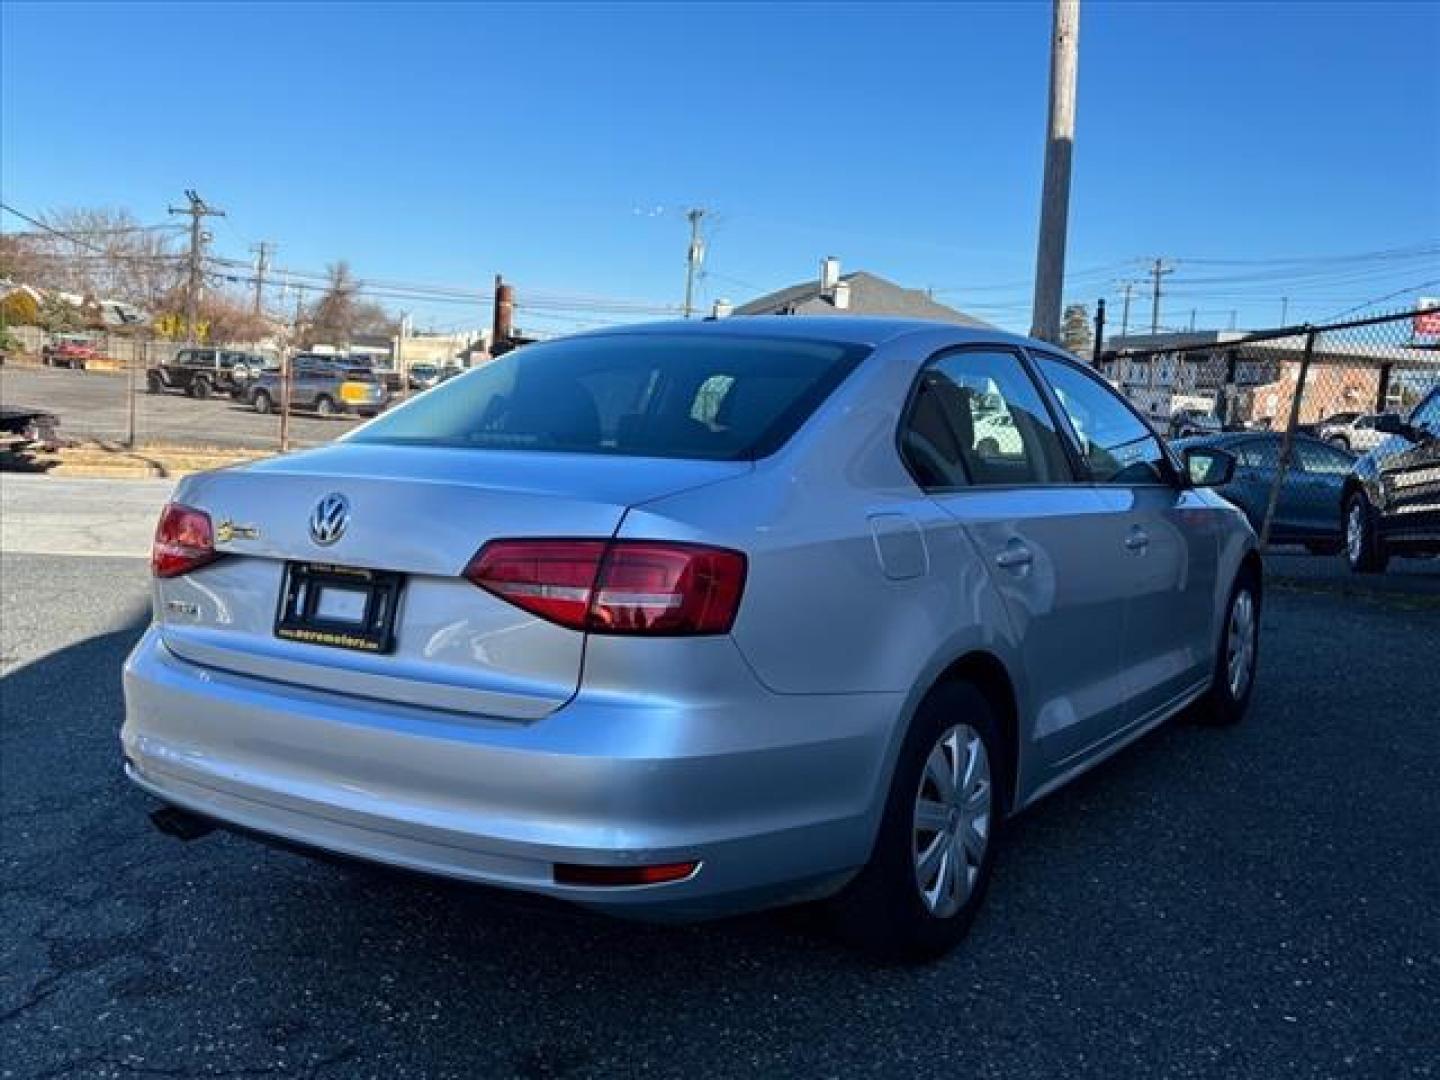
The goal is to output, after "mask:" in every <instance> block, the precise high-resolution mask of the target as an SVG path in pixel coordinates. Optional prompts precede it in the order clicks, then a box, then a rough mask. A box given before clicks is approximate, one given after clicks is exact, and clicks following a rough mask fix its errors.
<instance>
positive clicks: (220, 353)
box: [145, 347, 271, 399]
mask: <svg viewBox="0 0 1440 1080" xmlns="http://www.w3.org/2000/svg"><path fill="white" fill-rule="evenodd" d="M270 363H271V362H270V361H268V360H266V358H265V357H263V356H260V355H259V354H257V353H248V352H240V351H238V350H235V349H217V348H209V347H203V348H191V349H181V350H180V351H179V352H177V353H176V354H175V359H174V360H171V361H170V362H169V363H165V364H157V365H155V366H154V367H152V368H151V369H150V370H149V371H147V372H146V373H145V387H146V389H147V390H149V391H150V393H152V394H163V393H166V392H167V391H179V392H181V393H184V394H186V395H187V396H189V397H193V398H201V399H204V398H208V397H210V395H212V394H230V395H233V396H243V395H244V393H245V389H246V387H248V386H249V385H250V383H251V382H253V381H254V380H255V379H256V378H257V377H258V376H259V375H260V374H261V373H262V372H263V371H265V370H266V369H267V367H268V366H269V365H270Z"/></svg>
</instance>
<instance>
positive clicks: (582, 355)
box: [351, 334, 870, 461]
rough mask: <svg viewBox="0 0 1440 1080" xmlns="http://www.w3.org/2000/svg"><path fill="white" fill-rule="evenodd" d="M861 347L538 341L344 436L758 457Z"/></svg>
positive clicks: (632, 338)
mask: <svg viewBox="0 0 1440 1080" xmlns="http://www.w3.org/2000/svg"><path fill="white" fill-rule="evenodd" d="M869 351H870V350H869V346H864V345H842V344H836V343H833V342H816V341H796V340H790V339H786V340H770V339H762V338H744V337H722V336H716V337H700V336H697V335H691V334H683V335H681V334H676V335H660V334H612V335H604V336H596V337H583V338H571V339H568V340H564V341H553V342H547V343H544V344H540V345H530V346H527V347H525V348H523V349H517V350H516V351H514V352H512V353H509V354H507V355H506V356H504V357H502V358H501V359H499V360H495V361H492V362H491V363H488V364H486V365H484V366H483V367H479V368H476V369H475V370H473V371H470V372H467V373H466V374H464V375H462V376H460V377H459V378H456V379H452V380H450V381H449V382H446V383H443V384H441V386H439V387H438V388H436V389H434V390H432V391H430V392H429V393H427V394H425V395H424V396H423V397H418V398H416V399H415V400H414V401H412V402H411V403H409V404H407V405H405V406H404V407H403V408H400V409H397V410H395V411H394V412H392V413H388V414H386V415H385V416H382V417H381V418H380V419H378V420H375V421H373V422H371V423H370V424H367V425H366V426H365V427H363V428H361V429H359V430H358V431H356V432H355V434H354V435H353V436H351V438H352V439H353V440H354V441H356V442H365V443H396V444H405V445H422V446H469V447H483V448H485V449H513V450H553V451H567V452H571V453H587V454H619V455H629V456H634V457H680V458H706V459H711V460H720V461H730V460H743V459H753V458H759V457H764V456H765V455H767V454H770V453H773V452H774V451H775V450H778V449H779V448H780V447H781V446H782V445H783V444H784V443H785V441H786V440H787V439H789V438H790V436H791V435H793V434H794V433H795V431H796V429H797V428H799V427H800V425H801V424H802V423H804V422H805V419H806V418H807V417H808V416H809V415H810V414H811V413H812V412H814V411H815V408H816V406H817V405H819V404H820V402H821V401H823V400H824V399H825V397H826V396H827V395H828V394H829V393H830V391H831V390H833V389H834V388H835V387H836V386H838V385H839V384H840V382H841V380H843V379H844V378H845V376H846V375H848V374H849V373H850V372H851V371H852V370H854V368H855V365H856V364H858V363H859V362H860V360H861V359H862V358H863V357H864V356H865V354H866V353H868V352H869Z"/></svg>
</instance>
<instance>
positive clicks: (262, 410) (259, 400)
mask: <svg viewBox="0 0 1440 1080" xmlns="http://www.w3.org/2000/svg"><path fill="white" fill-rule="evenodd" d="M250 405H251V407H252V408H253V409H254V410H255V411H256V412H258V413H259V414H260V415H261V416H264V415H265V414H266V413H268V412H269V411H270V410H271V409H273V408H274V407H275V403H274V402H273V401H271V400H270V395H269V394H267V393H266V392H265V391H264V390H256V391H255V396H254V397H252V398H251V399H250Z"/></svg>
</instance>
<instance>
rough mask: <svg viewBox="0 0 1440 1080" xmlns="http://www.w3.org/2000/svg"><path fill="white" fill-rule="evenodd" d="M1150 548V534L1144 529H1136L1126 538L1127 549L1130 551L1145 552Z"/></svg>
mask: <svg viewBox="0 0 1440 1080" xmlns="http://www.w3.org/2000/svg"><path fill="white" fill-rule="evenodd" d="M1149 546H1150V534H1149V533H1147V532H1146V531H1145V530H1144V529H1141V528H1134V529H1131V530H1130V535H1129V536H1127V537H1125V547H1126V548H1128V549H1129V550H1130V551H1144V550H1145V549H1146V548H1147V547H1149Z"/></svg>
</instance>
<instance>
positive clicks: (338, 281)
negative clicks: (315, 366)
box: [305, 259, 360, 346]
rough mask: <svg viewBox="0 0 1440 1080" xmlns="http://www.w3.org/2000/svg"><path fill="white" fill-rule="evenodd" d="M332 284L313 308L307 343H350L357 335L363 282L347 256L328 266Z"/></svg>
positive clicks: (327, 269)
mask: <svg viewBox="0 0 1440 1080" xmlns="http://www.w3.org/2000/svg"><path fill="white" fill-rule="evenodd" d="M325 272H326V274H327V275H328V276H329V279H330V280H329V283H328V285H327V286H326V289H325V293H324V295H323V296H321V297H320V299H319V300H317V301H315V306H314V307H313V308H312V309H311V311H310V320H309V322H310V325H309V327H308V328H307V330H306V334H305V337H306V339H307V340H306V344H307V345H314V344H316V343H317V342H325V343H327V344H331V345H341V346H344V345H348V344H350V339H351V338H352V337H353V336H354V335H355V324H356V315H357V304H356V300H355V294H356V293H357V292H358V291H359V288H360V286H359V283H358V282H356V280H355V275H354V274H352V273H351V272H350V264H349V263H348V262H346V261H345V260H344V259H341V260H340V261H339V262H335V263H331V264H330V265H329V266H327V267H326V268H325Z"/></svg>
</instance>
